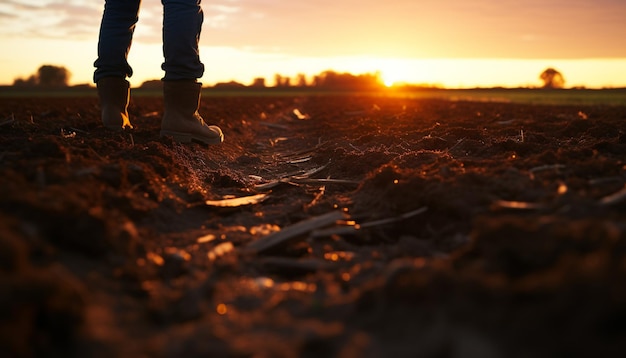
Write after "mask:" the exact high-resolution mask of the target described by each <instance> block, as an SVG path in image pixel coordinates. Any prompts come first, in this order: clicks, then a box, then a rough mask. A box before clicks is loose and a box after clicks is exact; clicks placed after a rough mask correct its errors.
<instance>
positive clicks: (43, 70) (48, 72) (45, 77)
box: [13, 65, 70, 87]
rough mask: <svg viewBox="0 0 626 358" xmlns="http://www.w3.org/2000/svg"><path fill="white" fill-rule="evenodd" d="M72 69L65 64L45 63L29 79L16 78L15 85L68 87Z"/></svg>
mask: <svg viewBox="0 0 626 358" xmlns="http://www.w3.org/2000/svg"><path fill="white" fill-rule="evenodd" d="M69 79H70V71H68V70H67V68H65V67H63V66H53V65H43V66H41V67H39V69H38V70H37V73H35V74H33V75H31V76H30V77H28V78H27V79H23V78H16V79H15V80H13V85H14V86H28V87H31V86H44V87H67V85H68V82H69Z"/></svg>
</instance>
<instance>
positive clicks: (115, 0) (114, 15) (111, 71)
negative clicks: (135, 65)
mask: <svg viewBox="0 0 626 358" xmlns="http://www.w3.org/2000/svg"><path fill="white" fill-rule="evenodd" d="M140 5H141V0H106V1H105V4H104V13H103V15H102V22H101V24H100V36H99V38H98V58H97V59H96V61H95V62H94V66H95V67H96V70H95V71H94V82H98V80H100V79H101V78H104V77H121V78H126V77H127V76H128V77H130V76H132V75H133V69H132V68H131V67H130V65H129V64H128V61H127V58H128V51H130V45H131V43H132V39H133V33H134V31H135V25H136V24H137V20H138V19H139V6H140Z"/></svg>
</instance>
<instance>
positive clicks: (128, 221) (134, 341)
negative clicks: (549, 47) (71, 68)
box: [0, 96, 626, 358]
mask: <svg viewBox="0 0 626 358" xmlns="http://www.w3.org/2000/svg"><path fill="white" fill-rule="evenodd" d="M296 109H297V110H298V111H296V112H294V110H296ZM200 112H201V114H202V115H203V116H204V117H205V119H207V121H208V122H211V123H215V124H218V125H219V126H221V127H222V129H223V130H224V133H225V137H226V140H225V142H224V143H223V144H221V145H217V146H211V147H209V148H206V147H203V146H200V145H196V144H190V145H181V144H176V143H173V142H172V141H171V140H170V139H168V138H160V137H159V124H160V116H161V114H162V100H161V99H160V98H145V97H144V98H137V99H134V100H133V102H132V104H131V107H130V113H131V121H133V123H134V125H135V127H136V128H135V129H134V130H132V131H127V132H121V133H111V132H107V131H105V130H104V129H103V128H102V127H101V126H100V124H99V110H98V106H97V101H96V99H95V98H92V97H89V98H73V99H68V98H63V99H61V98H56V99H55V98H44V99H7V98H4V99H0V175H1V182H0V183H1V185H0V198H1V199H0V316H1V320H0V332H1V335H0V337H1V338H0V352H5V353H7V355H5V354H4V353H3V354H1V355H2V356H11V357H13V356H15V357H29V356H60V357H67V356H78V357H87V356H90V357H117V356H120V357H345V358H348V357H486V358H488V357H590V356H593V357H599V356H605V357H613V356H621V354H623V352H624V351H626V194H624V188H625V183H626V162H625V160H626V108H625V107H589V106H537V105H534V106H533V105H519V104H502V103H474V102H449V101H439V100H413V99H401V98H385V97H360V96H326V97H308V98H290V97H285V98H277V97H260V98H253V97H231V98H214V97H210V98H206V99H204V101H203V103H202V107H201V111H200ZM314 169H315V170H314ZM260 193H265V194H268V195H267V197H266V200H264V201H261V202H259V203H256V204H250V205H242V206H237V207H226V208H225V207H217V206H214V205H209V204H211V202H209V203H207V200H209V201H219V200H221V199H225V198H231V197H243V196H251V195H255V194H260ZM331 212H335V213H343V216H341V215H340V214H338V215H339V216H338V217H335V218H331V219H330V221H326V222H322V223H320V224H318V225H315V226H313V227H307V228H304V229H302V230H300V232H299V233H296V234H293V235H286V234H287V233H289V232H290V231H291V230H296V229H298V228H300V227H302V225H304V224H301V222H303V221H305V220H308V219H311V218H317V219H315V220H318V221H321V220H323V219H324V218H327V217H328V215H333V214H329V213H331ZM337 218H340V219H341V220H336V219H337ZM294 225H295V227H294ZM277 232H282V233H283V234H285V235H283V234H280V235H279V234H276V233H277ZM281 235H283V236H281ZM274 240H276V241H274ZM252 243H256V244H252ZM261 244H263V245H261ZM260 247H262V248H260Z"/></svg>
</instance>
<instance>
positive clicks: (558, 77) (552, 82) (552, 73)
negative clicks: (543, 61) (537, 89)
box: [539, 67, 565, 88]
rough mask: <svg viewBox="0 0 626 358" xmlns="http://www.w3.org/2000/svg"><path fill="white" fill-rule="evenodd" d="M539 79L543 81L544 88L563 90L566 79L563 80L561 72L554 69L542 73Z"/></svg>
mask: <svg viewBox="0 0 626 358" xmlns="http://www.w3.org/2000/svg"><path fill="white" fill-rule="evenodd" d="M539 78H540V79H541V80H542V81H543V88H563V85H565V78H563V75H562V74H561V72H559V71H557V70H555V69H554V68H552V67H549V68H547V69H546V70H545V71H543V72H541V74H540V75H539Z"/></svg>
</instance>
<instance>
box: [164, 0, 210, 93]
mask: <svg viewBox="0 0 626 358" xmlns="http://www.w3.org/2000/svg"><path fill="white" fill-rule="evenodd" d="M200 1H201V0H161V3H162V4H163V56H164V58H165V62H163V65H162V66H161V68H162V69H163V71H165V77H163V80H164V81H175V80H191V79H198V78H200V77H202V75H203V74H204V64H202V62H201V61H200V53H199V50H198V42H199V41H200V32H201V30H202V22H203V20H204V15H203V12H202V7H201V6H200Z"/></svg>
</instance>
